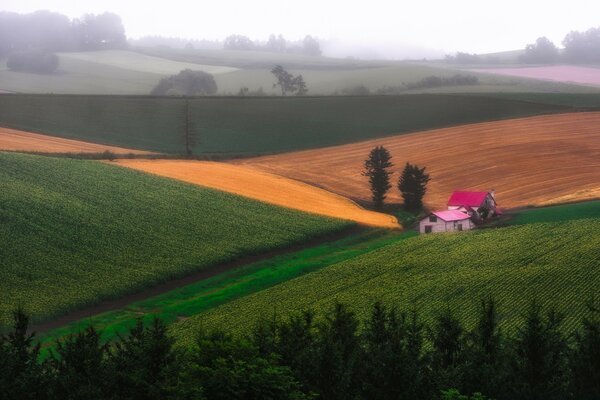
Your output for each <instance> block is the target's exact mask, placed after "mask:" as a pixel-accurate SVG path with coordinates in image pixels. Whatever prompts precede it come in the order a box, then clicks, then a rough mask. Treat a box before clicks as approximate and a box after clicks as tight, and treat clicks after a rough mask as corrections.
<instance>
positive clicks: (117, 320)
mask: <svg viewBox="0 0 600 400" xmlns="http://www.w3.org/2000/svg"><path fill="white" fill-rule="evenodd" d="M415 235H416V232H402V233H399V232H398V231H396V230H389V229H384V230H382V229H367V230H360V231H359V232H357V233H353V234H349V235H347V236H346V237H344V238H343V239H339V240H335V241H331V242H325V243H321V244H318V245H313V246H310V247H308V248H306V249H302V250H298V251H293V252H290V253H286V254H282V255H277V256H274V257H271V258H268V259H265V260H263V261H258V262H254V263H251V264H247V265H243V266H240V267H238V268H234V269H231V270H228V271H226V272H223V273H221V274H218V275H216V276H212V277H208V278H206V279H201V280H198V281H197V282H194V283H191V284H187V285H185V286H181V287H178V288H177V289H173V290H170V291H168V292H166V293H163V294H160V295H157V296H152V297H148V298H146V299H143V300H140V301H132V302H131V303H129V304H127V305H125V306H124V307H123V308H121V309H118V310H114V311H109V312H105V313H101V314H93V315H89V316H88V317H86V318H82V319H78V320H75V321H73V322H71V323H69V324H66V325H65V326H60V327H59V328H55V329H52V330H50V331H46V332H43V334H42V335H43V341H44V342H49V341H51V340H54V339H57V338H62V337H64V336H67V335H68V334H70V333H73V332H77V331H80V330H82V329H85V328H86V327H87V326H89V325H90V324H93V325H94V326H95V327H96V328H100V329H102V337H103V339H105V340H111V339H112V338H114V337H115V336H116V335H117V334H126V333H127V330H128V329H129V328H131V327H132V326H133V325H134V324H135V322H136V320H137V319H138V318H140V317H142V318H143V319H144V321H146V322H147V321H149V320H151V318H152V317H154V316H158V317H160V318H161V319H162V320H163V321H165V322H167V323H169V324H170V323H174V322H177V321H178V320H182V319H185V318H189V317H192V316H194V315H195V314H197V313H200V312H203V311H206V310H210V309H212V308H215V307H217V306H219V305H221V304H224V303H227V302H229V301H232V300H234V299H237V298H241V297H244V296H247V295H249V294H251V293H255V292H258V291H261V290H263V289H266V288H268V287H271V286H274V285H277V284H279V283H282V282H285V281H287V280H289V279H292V278H295V277H298V276H301V275H304V274H307V273H310V272H314V271H317V270H319V269H322V268H325V267H327V266H329V265H331V264H335V263H338V262H341V261H344V260H349V259H352V258H354V257H357V256H359V255H361V254H365V253H368V252H371V251H373V250H375V249H378V248H381V247H383V246H385V245H388V244H390V243H395V242H398V241H400V240H404V239H407V238H409V237H412V236H415ZM77 314H80V313H77ZM47 325H52V326H56V325H55V324H54V322H51V323H50V324H42V327H44V326H47Z"/></svg>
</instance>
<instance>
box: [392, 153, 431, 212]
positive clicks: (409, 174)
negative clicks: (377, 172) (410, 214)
mask: <svg viewBox="0 0 600 400" xmlns="http://www.w3.org/2000/svg"><path fill="white" fill-rule="evenodd" d="M429 179H430V178H429V174H427V173H426V172H425V167H423V168H419V166H418V165H413V164H411V163H408V162H407V163H406V165H405V166H404V170H403V171H402V175H401V176H400V179H399V180H398V189H399V190H400V193H401V194H402V198H403V199H404V207H405V208H406V209H408V210H420V209H421V208H423V197H424V196H425V193H426V192H427V183H428V182H429Z"/></svg>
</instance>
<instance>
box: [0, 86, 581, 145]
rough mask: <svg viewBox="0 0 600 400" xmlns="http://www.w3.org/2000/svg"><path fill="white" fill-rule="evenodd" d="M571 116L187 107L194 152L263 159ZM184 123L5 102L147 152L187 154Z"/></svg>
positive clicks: (345, 104)
mask: <svg viewBox="0 0 600 400" xmlns="http://www.w3.org/2000/svg"><path fill="white" fill-rule="evenodd" d="M569 110H572V108H571V107H568V106H561V105H548V104H542V103H532V102H523V101H515V100H507V99H501V98H496V97H485V96H473V95H405V96H366V97H286V98H281V97H263V98H250V97H248V98H243V97H242V98H239V97H238V98H234V97H229V98H226V97H212V98H211V97H209V98H193V99H191V100H190V101H189V116H190V124H189V126H190V129H191V133H192V134H193V135H195V142H196V146H195V147H194V153H195V154H207V153H209V154H218V155H223V156H224V155H236V154H242V155H256V154H270V153H280V152H286V151H294V150H302V149H311V148H317V147H325V146H333V145H339V144H345V143H353V142H358V141H361V140H368V139H375V138H381V137H385V136H390V135H397V134H401V133H409V132H415V131H421V130H426V129H433V128H440V127H447V126H454V125H460V124H467V123H474V122H481V121H490V120H498V119H506V118H513V117H523V116H530V115H539V114H546V113H554V112H565V111H569ZM185 120H186V101H185V100H184V99H181V98H155V97H125V96H123V97H122V96H42V95H1V96H0V126H6V127H9V128H15V129H22V130H27V131H32V132H39V133H45V134H51V135H56V136H61V137H67V138H71V139H81V140H86V141H91V142H98V143H106V144H112V145H117V146H122V147H129V148H137V149H142V150H152V151H159V152H172V153H184V149H185V146H184V143H185V141H184V127H185Z"/></svg>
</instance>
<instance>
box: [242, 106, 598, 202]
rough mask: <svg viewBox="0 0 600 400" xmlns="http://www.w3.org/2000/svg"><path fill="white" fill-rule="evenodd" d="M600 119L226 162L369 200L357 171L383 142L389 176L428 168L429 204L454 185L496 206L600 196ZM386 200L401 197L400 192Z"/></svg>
mask: <svg viewBox="0 0 600 400" xmlns="http://www.w3.org/2000/svg"><path fill="white" fill-rule="evenodd" d="M599 124H600V112H577V113H564V114H556V115H544V116H535V117H526V118H518V119H510V120H503V121H494V122H480V123H476V124H469V125H461V126H455V127H451V128H442V129H435V130H430V131H423V132H418V133H414V134H409V135H398V136H394V137H387V138H380V139H374V140H369V141H364V142H359V143H353V144H347V145H341V146H333V147H328V148H323V149H313V150H304V151H298V152H292V153H286V154H280V155H272V156H262V157H256V158H249V159H243V160H232V161H231V162H233V163H235V164H242V165H246V166H250V167H254V168H258V169H260V170H263V171H265V172H270V173H274V174H278V175H282V176H286V177H289V178H292V179H297V180H300V181H303V182H307V183H312V184H314V185H318V186H319V187H322V188H324V189H326V190H329V191H332V192H334V193H338V194H340V195H342V196H347V197H350V198H352V199H356V200H358V201H361V202H370V200H371V199H370V191H369V187H368V181H367V180H366V179H365V178H364V177H363V176H362V175H361V171H362V169H363V163H364V160H365V158H366V157H367V155H368V154H369V151H370V150H371V149H372V148H373V147H374V146H379V145H383V146H385V147H386V148H387V149H388V150H389V151H390V153H391V154H392V162H393V163H394V164H395V166H394V167H393V168H392V171H393V172H394V175H392V179H393V181H397V179H398V177H399V174H400V172H401V169H402V167H403V166H404V164H405V163H406V162H411V163H413V164H418V165H420V166H425V167H427V171H428V173H429V174H430V176H431V181H430V182H429V185H428V191H427V195H426V196H425V203H426V204H427V205H428V206H429V207H435V208H438V207H445V206H446V202H447V200H448V197H449V196H450V194H451V193H452V192H453V191H455V190H490V189H492V188H493V189H495V190H496V195H497V199H498V202H499V204H500V206H501V207H510V208H512V207H523V206H527V205H543V204H548V203H564V202H569V201H574V200H588V199H594V198H600V157H599V154H600V135H598V128H597V127H598V125H599ZM323 171H326V172H327V173H323ZM386 201H388V202H392V203H393V202H400V201H401V197H400V193H399V191H398V190H396V188H393V189H392V190H391V191H390V192H389V194H388V196H387V199H386Z"/></svg>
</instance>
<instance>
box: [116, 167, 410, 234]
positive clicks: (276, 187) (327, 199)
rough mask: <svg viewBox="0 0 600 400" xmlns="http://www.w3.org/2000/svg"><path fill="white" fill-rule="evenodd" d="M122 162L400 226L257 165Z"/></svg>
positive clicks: (314, 210) (278, 201) (344, 216)
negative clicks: (258, 168)
mask: <svg viewBox="0 0 600 400" xmlns="http://www.w3.org/2000/svg"><path fill="white" fill-rule="evenodd" d="M118 164H119V165H122V166H125V167H128V168H133V169H137V170H140V171H144V172H150V173H152V174H156V175H161V176H165V177H168V178H174V179H178V180H180V181H184V182H188V183H194V184H197V185H201V186H206V187H210V188H214V189H218V190H223V191H226V192H229V193H234V194H238V195H241V196H244V197H249V198H252V199H256V200H260V201H263V202H266V203H270V204H274V205H278V206H282V207H287V208H293V209H296V210H300V211H305V212H309V213H314V214H320V215H325V216H328V217H334V218H341V219H347V220H351V221H354V222H358V223H360V224H363V225H370V226H376V227H384V228H399V227H400V225H398V221H397V220H396V218H395V217H393V216H391V215H387V214H382V213H378V212H374V211H369V210H365V209H364V208H362V207H360V206H358V205H357V204H356V203H354V202H352V201H350V200H348V199H347V198H345V197H342V196H340V195H336V194H333V193H331V192H328V191H326V190H323V189H320V188H318V187H315V186H311V185H307V184H305V183H302V182H299V181H295V180H292V179H289V178H284V177H281V176H278V175H274V174H269V173H266V172H262V171H258V170H256V169H253V168H249V167H244V166H236V165H230V164H225V163H218V162H209V161H181V160H119V161H118Z"/></svg>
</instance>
